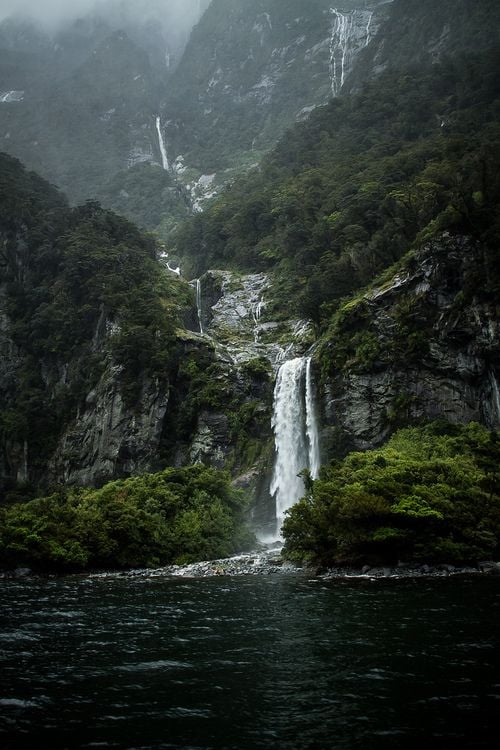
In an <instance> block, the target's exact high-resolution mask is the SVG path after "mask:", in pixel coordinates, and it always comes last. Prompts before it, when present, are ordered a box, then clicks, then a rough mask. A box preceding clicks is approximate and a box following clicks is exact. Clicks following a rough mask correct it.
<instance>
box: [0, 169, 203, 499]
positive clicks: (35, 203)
mask: <svg viewBox="0 0 500 750" xmlns="http://www.w3.org/2000/svg"><path fill="white" fill-rule="evenodd" d="M0 198H1V204H0V205H1V214H0V233H1V239H2V253H1V256H0V262H1V276H0V309H1V322H2V324H1V336H0V349H1V351H2V360H1V361H2V370H1V378H0V396H1V398H0V404H1V442H2V453H1V474H2V477H3V479H4V480H6V481H7V484H9V483H12V482H15V481H21V482H27V481H32V482H34V483H37V482H38V481H40V480H41V479H45V481H46V480H47V477H48V474H49V469H48V467H49V464H50V462H51V459H52V455H53V453H54V451H56V448H57V446H58V442H59V440H60V439H61V435H62V434H63V432H64V431H65V430H66V429H67V428H68V426H69V425H70V424H71V423H73V421H74V420H75V419H76V420H77V422H78V420H80V424H79V427H78V428H77V429H78V430H79V436H80V442H78V441H77V443H76V444H75V445H78V451H79V453H78V456H76V455H75V454H74V455H73V458H74V460H76V464H75V465H74V467H73V468H74V471H76V472H77V473H78V474H79V476H81V478H82V481H85V480H84V477H85V478H86V479H87V481H89V480H91V478H93V479H94V480H95V481H98V479H99V477H100V476H101V477H103V478H107V477H109V476H113V475H116V474H120V473H122V472H123V471H125V472H126V473H130V472H131V471H134V470H138V469H140V467H141V466H143V467H144V468H145V467H146V466H149V465H150V464H151V462H154V461H155V460H156V458H155V453H156V449H157V446H158V442H159V438H160V435H159V434H158V429H160V432H161V419H162V416H163V414H164V411H165V408H166V403H167V401H168V388H169V381H170V380H171V378H172V373H175V371H176V367H177V363H178V357H179V352H178V349H177V339H176V334H175V329H176V326H177V325H179V321H180V317H181V315H182V310H183V308H184V307H189V304H190V295H189V293H188V291H187V289H184V288H183V285H179V284H178V283H177V282H176V281H175V280H174V281H172V280H171V279H170V278H169V277H168V276H169V275H168V274H167V275H165V273H164V272H163V273H162V272H161V268H160V267H159V266H158V263H157V261H156V258H155V253H156V249H155V246H154V243H153V242H152V241H151V240H150V239H147V238H145V237H144V236H142V235H140V233H139V232H138V230H137V229H136V228H135V227H134V226H132V225H131V224H129V223H128V222H126V221H125V220H124V219H121V218H119V217H117V216H115V215H113V214H111V213H109V212H105V211H103V210H102V209H100V208H99V207H98V206H97V205H96V204H94V203H87V204H86V205H85V206H83V207H80V208H77V209H69V208H68V206H67V204H66V202H65V201H64V199H63V198H62V197H61V196H60V195H59V194H58V193H57V192H56V191H55V190H53V189H51V188H50V186H49V185H47V183H45V182H44V181H43V180H41V179H40V178H38V177H36V176H34V175H32V174H30V173H27V172H25V171H24V170H23V169H22V168H21V166H20V165H19V163H18V162H17V161H15V160H13V159H12V158H10V157H7V156H5V155H2V156H1V170H0ZM89 425H90V426H89ZM158 425H160V428H158ZM85 434H86V435H87V439H85ZM65 440H68V436H67V435H66V437H65ZM88 441H90V442H88ZM86 453H88V465H87V464H85V461H84V460H83V458H82V457H83V455H85V454H86ZM63 454H64V451H63V450H62V449H61V448H60V447H59V450H58V451H56V457H57V461H61V460H62V456H63ZM71 465H72V464H71V461H70V462H69V464H66V467H65V471H64V476H63V474H61V473H57V472H53V478H54V479H56V480H58V481H62V480H63V478H67V476H68V475H69V474H71V472H72V469H71ZM120 467H122V468H120ZM87 469H88V470H89V471H90V474H86V473H85V472H86V470H87Z"/></svg>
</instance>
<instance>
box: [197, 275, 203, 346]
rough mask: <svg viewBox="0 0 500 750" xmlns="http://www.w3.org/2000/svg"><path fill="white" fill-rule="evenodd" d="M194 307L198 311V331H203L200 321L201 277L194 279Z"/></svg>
mask: <svg viewBox="0 0 500 750" xmlns="http://www.w3.org/2000/svg"><path fill="white" fill-rule="evenodd" d="M196 309H197V311H198V323H199V324H200V333H203V323H202V321H201V313H202V310H201V279H196Z"/></svg>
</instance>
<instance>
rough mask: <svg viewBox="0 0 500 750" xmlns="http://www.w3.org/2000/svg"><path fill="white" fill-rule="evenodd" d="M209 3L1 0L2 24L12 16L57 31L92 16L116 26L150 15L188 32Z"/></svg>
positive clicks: (185, 0) (201, 0)
mask: <svg viewBox="0 0 500 750" xmlns="http://www.w3.org/2000/svg"><path fill="white" fill-rule="evenodd" d="M209 4H210V0H142V2H139V3H137V2H132V0H71V3H68V2H67V0H0V22H1V21H3V20H5V19H6V18H9V17H17V18H28V19H32V20H35V21H37V22H38V23H40V24H41V25H42V26H43V27H44V28H45V29H47V30H50V31H55V30H58V29H59V28H60V27H61V26H63V25H65V24H66V23H68V22H71V21H74V20H76V19H77V18H81V17H84V16H86V15H88V14H89V13H93V14H95V15H99V16H102V17H104V18H106V20H108V21H111V22H112V23H113V25H114V24H116V23H119V22H120V19H124V20H130V19H131V18H133V17H137V16H138V17H140V18H141V19H142V20H145V19H147V18H148V16H151V17H154V18H159V17H160V18H164V20H165V24H168V25H169V26H172V25H175V26H176V27H177V29H178V31H181V32H182V31H188V30H189V29H190V28H191V27H192V26H193V24H195V23H196V21H197V20H198V19H199V17H200V15H201V13H202V12H203V11H204V10H205V8H206V7H207V6H208V5H209Z"/></svg>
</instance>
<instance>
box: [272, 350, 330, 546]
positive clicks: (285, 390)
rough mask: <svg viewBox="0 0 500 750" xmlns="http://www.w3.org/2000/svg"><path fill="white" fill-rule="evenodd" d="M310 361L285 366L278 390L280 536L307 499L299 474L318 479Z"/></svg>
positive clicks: (276, 495)
mask: <svg viewBox="0 0 500 750" xmlns="http://www.w3.org/2000/svg"><path fill="white" fill-rule="evenodd" d="M310 368H311V360H310V358H304V357H298V358H296V359H290V360H288V361H287V362H285V363H284V364H283V365H281V367H280V369H279V371H278V377H277V380H276V386H275V389H274V414H273V420H272V426H273V430H274V439H275V447H276V461H275V465H274V471H273V477H272V481H271V488H270V489H271V495H272V496H273V497H274V498H275V501H276V535H279V533H280V529H281V526H282V523H283V519H284V515H285V512H286V511H287V510H288V509H289V508H291V507H292V505H295V503H296V502H297V501H298V500H300V498H301V497H302V496H303V495H304V482H303V479H302V477H299V476H298V474H299V472H301V471H303V469H309V471H310V472H311V476H312V477H313V478H315V477H317V476H318V471H319V466H320V459H319V437H318V428H317V422H316V417H315V411H314V404H313V391H312V379H311V369H310Z"/></svg>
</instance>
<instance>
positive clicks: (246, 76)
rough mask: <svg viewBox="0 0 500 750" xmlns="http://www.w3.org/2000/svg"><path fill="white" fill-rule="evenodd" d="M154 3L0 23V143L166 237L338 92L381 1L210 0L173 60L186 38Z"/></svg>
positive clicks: (72, 193)
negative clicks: (58, 20) (55, 27)
mask: <svg viewBox="0 0 500 750" xmlns="http://www.w3.org/2000/svg"><path fill="white" fill-rule="evenodd" d="M160 5H161V3H160V4H158V3H154V2H153V0H152V1H151V2H150V3H149V4H148V6H146V10H145V11H144V15H143V16H141V17H140V19H137V18H136V16H134V12H133V11H131V10H130V7H129V6H130V4H128V5H125V6H124V8H125V10H126V12H125V11H121V12H118V10H117V11H116V12H115V15H112V14H111V15H109V14H108V15H99V13H97V11H96V14H94V15H90V16H89V17H87V18H85V19H82V20H80V21H78V22H76V23H74V24H72V25H69V26H67V27H65V28H64V29H61V30H60V31H59V32H58V33H57V34H55V36H54V35H49V34H47V33H42V32H41V31H39V30H37V28H36V27H35V26H34V25H30V24H28V23H27V22H23V23H21V22H19V21H17V22H14V21H12V20H10V21H5V22H4V23H3V24H1V25H0V49H3V50H4V52H3V53H2V60H3V62H2V63H0V144H1V146H2V148H3V149H5V150H6V151H8V152H9V153H11V154H12V155H14V156H16V157H18V158H20V159H21V160H22V161H23V162H24V163H26V164H27V165H28V166H29V167H30V168H34V169H36V170H37V171H38V172H39V173H40V174H42V175H43V176H44V177H46V178H47V179H49V180H50V181H51V182H54V183H55V184H57V185H59V186H60V187H61V188H62V189H63V190H64V191H65V192H66V193H67V194H68V196H69V197H70V199H71V200H72V201H74V202H78V201H81V200H84V199H86V198H89V197H91V198H98V199H99V200H101V201H102V202H103V204H104V205H105V206H106V207H110V208H113V209H115V210H118V211H120V212H122V213H124V214H125V215H126V216H128V217H129V218H132V219H134V220H136V221H138V222H139V223H140V224H141V226H143V227H144V228H148V229H159V230H160V231H161V233H162V234H163V235H165V236H166V235H167V233H168V230H169V229H170V228H171V226H172V225H173V224H175V223H176V222H178V221H179V219H181V218H183V217H184V216H185V214H186V211H187V210H188V209H189V207H190V206H191V205H192V204H194V208H195V210H196V209H199V207H200V205H201V203H202V202H203V201H204V200H205V199H206V198H207V197H209V196H211V195H213V194H214V192H215V191H216V190H218V189H220V187H221V185H223V184H225V183H226V182H227V181H228V180H230V179H232V178H233V177H234V176H235V175H236V174H238V173H239V172H241V170H242V169H243V168H247V167H248V166H249V165H251V164H254V163H255V162H256V161H257V160H258V158H259V157H260V155H261V154H262V152H263V151H265V150H268V149H269V148H270V147H271V146H272V145H274V144H275V143H276V141H277V140H278V138H279V137H280V135H281V134H282V133H283V132H284V131H285V129H286V128H287V127H288V126H289V125H291V124H293V123H294V122H295V121H296V120H297V119H304V118H306V117H307V115H308V114H309V112H310V111H311V110H312V109H314V108H315V107H316V106H317V105H318V104H323V103H325V102H326V101H328V99H329V98H330V97H331V96H332V95H333V94H337V93H338V92H339V90H340V88H341V85H342V83H343V81H344V80H345V78H346V76H347V74H348V72H349V71H350V69H351V68H352V65H353V62H354V59H355V58H356V57H357V56H358V54H360V53H362V52H363V51H364V49H365V47H366V45H367V43H368V42H369V41H370V39H372V37H373V34H374V33H375V32H376V30H377V28H378V25H379V22H380V19H381V18H382V17H383V16H384V13H385V8H386V5H387V3H384V2H382V1H381V0H373V1H372V2H368V3H367V2H365V1H364V0H363V2H362V3H356V2H353V1H352V0H349V2H345V3H344V4H343V6H342V11H337V10H335V11H332V9H331V8H330V3H329V2H326V0H315V1H314V2H313V3H304V2H303V0H296V1H295V2H294V3H293V4H290V2H285V1H284V0H265V1H262V2H259V3H257V4H256V3H255V2H253V0H252V1H250V0H238V1H237V2H234V0H231V2H229V1H228V0H213V2H212V3H211V4H210V6H209V7H208V10H207V12H206V13H205V14H204V15H203V17H202V18H201V20H200V22H199V23H198V25H197V26H196V27H195V28H194V30H193V34H192V36H191V39H190V40H189V43H188V45H187V48H186V50H185V51H184V54H183V55H182V58H181V59H180V62H179V58H180V52H181V51H182V48H183V46H184V44H185V40H184V39H182V38H180V39H179V38H177V37H176V31H175V29H176V25H175V23H174V25H173V26H172V27H171V28H169V26H168V23H167V21H168V16H167V18H166V19H165V18H162V17H161V16H158V8H159V7H160ZM163 5H164V6H165V9H167V8H168V7H170V5H168V4H167V5H165V4H163ZM207 5H208V3H200V5H199V10H200V12H201V11H202V10H203V9H204V7H206V6H207ZM360 5H361V6H362V7H361V8H359V7H358V6H360ZM149 6H152V8H151V11H150V14H148V13H147V12H146V11H147V8H148V7H149ZM162 7H163V6H162ZM127 9H128V10H127ZM155 14H156V15H155ZM136 15H137V13H136ZM134 19H135V22H134ZM4 53H5V54H4ZM177 63H179V64H177ZM158 117H160V120H159V121H157V118H158ZM157 122H158V124H157ZM161 140H163V143H161ZM164 146H165V148H166V153H167V157H168V162H169V166H170V171H169V170H166V171H167V174H165V175H163V174H161V172H159V169H158V167H161V166H162V164H163V162H164V159H163V157H162V154H161V149H162V148H163V147H164ZM163 166H164V164H163ZM138 167H139V168H138ZM129 169H133V170H134V175H133V180H132V179H131V178H130V175H128V174H127V171H128V170H129ZM164 171H165V170H164ZM215 172H217V173H218V174H214V173H215ZM132 183H133V185H134V186H135V187H133V186H132ZM142 204H146V205H142ZM150 205H152V206H154V209H153V210H149V209H148V206H150Z"/></svg>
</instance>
